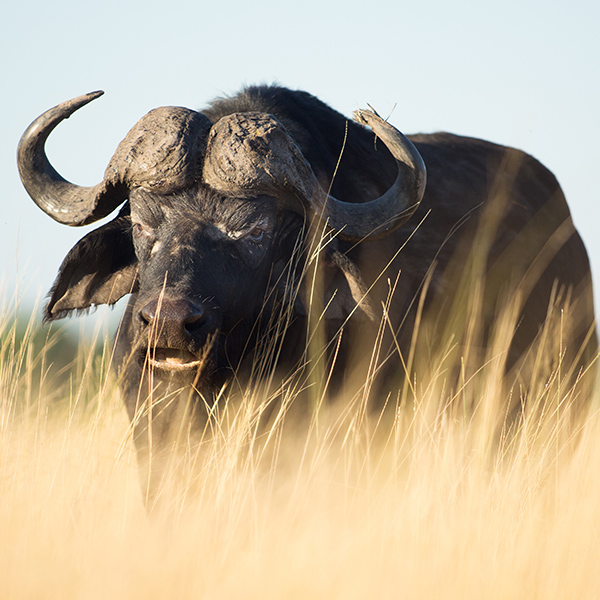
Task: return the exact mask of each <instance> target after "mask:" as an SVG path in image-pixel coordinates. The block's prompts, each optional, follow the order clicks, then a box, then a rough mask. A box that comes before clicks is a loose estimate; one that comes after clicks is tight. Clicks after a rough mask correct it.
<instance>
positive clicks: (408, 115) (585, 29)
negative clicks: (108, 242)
mask: <svg viewBox="0 0 600 600" xmlns="http://www.w3.org/2000/svg"><path fill="white" fill-rule="evenodd" d="M599 31H600V3H599V2H597V0H570V1H568V2H567V1H561V2H558V1H552V0H544V1H539V2H538V1H530V0H509V1H506V2H503V3H498V2H486V1H485V0H462V1H460V0H459V1H453V2H449V1H448V0H424V1H423V0H420V1H419V2H404V1H394V2H376V1H375V2H358V1H355V0H344V2H341V1H340V2H327V1H326V0H322V1H316V0H307V1H304V2H296V3H287V2H281V1H277V2H275V1H273V2H269V1H266V0H257V1H255V2H240V1H238V0H233V1H230V2H224V1H223V0H219V1H216V0H215V1H213V2H210V3H209V2H203V1H189V0H173V1H171V2H158V1H156V0H139V1H135V2H133V1H127V0H110V1H107V2H95V3H93V4H92V3H89V2H86V1H84V0H55V1H50V2H48V1H47V0H44V1H41V0H34V1H29V2H27V1H24V2H20V3H16V2H13V3H12V4H11V5H10V6H5V7H4V8H3V17H2V22H1V24H0V65H1V69H0V73H1V75H2V89H3V93H2V94H1V95H0V114H1V115H2V117H1V121H0V123H1V131H0V169H1V171H0V173H1V175H2V182H3V186H4V191H3V195H4V200H3V203H2V207H3V210H2V216H1V217H0V256H1V257H2V261H1V262H0V272H2V273H3V274H4V285H5V287H6V288H7V289H8V290H12V289H13V288H14V283H15V279H16V278H17V277H18V278H19V280H20V281H21V282H22V283H23V285H24V289H25V294H26V298H34V297H35V296H37V295H39V294H44V293H45V292H46V291H47V290H48V289H49V287H50V286H51V284H52V281H53V279H54V276H55V274H56V271H57V268H58V266H59V264H60V261H61V260H62V258H63V257H64V255H65V254H66V252H67V251H68V250H69V248H70V247H71V246H72V245H73V244H74V243H75V242H76V241H77V240H78V239H79V238H80V237H81V236H82V235H83V234H84V233H85V232H86V231H87V230H88V229H89V228H78V229H75V228H69V227H66V226H64V225H59V224H58V223H55V222H53V221H52V220H51V219H50V218H48V217H46V216H45V215H44V214H43V213H42V212H41V211H40V210H39V209H37V208H36V207H35V206H34V205H33V203H32V202H31V200H30V199H29V197H28V196H27V194H26V193H25V191H24V190H23V189H22V187H21V184H20V181H19V178H18V174H17V171H16V166H15V150H16V146H17V143H18V140H19V137H20V135H21V133H22V132H23V130H24V129H25V128H26V127H27V125H28V124H29V123H30V122H31V121H32V120H33V118H35V117H36V116H37V115H38V114H40V113H41V112H43V111H44V110H46V109H48V108H50V107H52V106H54V105H55V104H58V103H59V102H61V101H63V100H67V99H69V98H71V97H74V96H78V95H80V94H83V93H85V92H88V91H92V90H96V89H104V90H105V92H106V95H105V96H103V97H102V98H101V99H99V100H97V101H95V102H94V103H93V104H91V105H90V106H88V107H85V108H84V109H82V111H80V112H78V113H77V114H76V115H75V116H74V117H72V118H71V119H69V120H68V121H67V122H65V123H63V124H62V125H61V126H60V127H59V128H58V129H57V131H56V132H55V133H54V134H53V135H52V136H51V138H50V141H49V143H48V153H49V156H50V159H51V161H52V162H53V163H54V165H55V166H56V167H57V169H58V171H59V172H61V174H63V176H65V177H67V178H68V179H70V180H72V181H74V182H76V183H78V184H82V185H91V184H95V183H97V182H98V181H100V179H101V177H102V175H103V173H104V169H105V167H106V165H107V163H108V160H109V159H110V157H111V155H112V153H113V151H114V150H115V148H116V146H117V144H118V143H119V141H120V140H121V139H122V138H123V137H124V135H125V134H126V133H127V131H128V130H129V128H130V127H131V126H132V125H133V124H134V123H135V122H136V121H137V120H138V119H139V118H140V117H141V116H142V115H143V114H145V113H146V112H147V111H148V110H150V109H151V108H154V107H156V106H161V105H182V106H187V107H190V108H202V106H204V105H205V104H206V103H207V102H208V101H209V100H210V99H212V98H214V97H215V96H218V95H220V94H223V93H233V92H235V91H236V90H237V89H239V88H240V87H241V86H242V85H244V84H248V83H260V82H279V83H281V84H283V85H286V86H289V87H292V88H298V89H305V90H307V91H309V92H311V93H313V94H315V95H317V96H318V97H320V98H321V99H322V100H324V101H326V102H328V103H329V104H331V106H333V107H334V108H336V109H337V110H340V111H341V112H343V113H344V114H347V115H349V114H350V113H351V111H353V110H354V109H356V108H358V107H364V106H365V105H366V103H369V104H371V105H372V106H374V107H376V108H377V110H378V111H379V112H381V113H382V114H384V115H387V114H388V113H389V112H390V111H391V110H392V109H393V107H394V106H395V105H396V108H395V110H394V112H393V114H392V116H391V118H390V120H391V122H392V123H393V124H394V125H396V126H397V127H398V128H399V129H401V130H402V131H404V132H405V133H415V132H431V131H437V130H447V131H452V132H454V133H461V134H466V135H471V136H476V137H482V138H485V139H489V140H492V141H495V142H499V143H502V144H507V145H513V146H516V147H518V148H521V149H523V150H526V151H527V152H529V153H531V154H533V155H534V156H536V157H537V158H539V159H540V160H541V161H542V162H544V163H545V164H546V165H547V166H548V167H549V168H550V169H551V170H552V171H553V172H554V173H555V174H556V176H557V177H558V179H559V181H560V182H561V184H562V185H563V188H564V190H565V193H566V195H567V199H568V201H569V204H570V206H571V209H572V212H573V215H574V220H575V223H576V225H577V227H578V228H579V230H580V232H581V234H582V236H583V238H584V241H585V242H586V245H587V248H588V251H589V253H590V255H591V259H592V263H593V267H594V274H595V278H596V282H597V288H598V289H600V284H598V282H599V281H600V235H599V234H598V233H597V229H598V227H599V225H600V202H599V196H600V193H599V192H598V184H597V183H596V181H595V176H596V174H597V172H598V164H599V162H600V151H599V150H598V148H599V140H600V119H599V118H598V110H599V107H600V34H599ZM598 293H599V294H600V292H598ZM8 295H9V296H10V293H9V294H8ZM5 296H6V294H5ZM597 304H598V303H597Z"/></svg>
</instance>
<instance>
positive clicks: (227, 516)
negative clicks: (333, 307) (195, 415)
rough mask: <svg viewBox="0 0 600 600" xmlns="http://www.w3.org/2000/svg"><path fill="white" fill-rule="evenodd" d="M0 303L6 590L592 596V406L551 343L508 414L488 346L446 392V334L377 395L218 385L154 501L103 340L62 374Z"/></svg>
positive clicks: (597, 508) (595, 425)
mask: <svg viewBox="0 0 600 600" xmlns="http://www.w3.org/2000/svg"><path fill="white" fill-rule="evenodd" d="M508 320H509V321H510V319H508ZM0 322H1V325H0V335H1V339H2V346H1V348H0V361H1V362H0V540H1V543H0V598H2V599H13V598H14V599H18V598H19V599H20V598H28V599H29V598H61V599H70V598H78V599H86V600H88V599H89V600H93V599H96V598H97V599H106V598H111V599H115V600H116V599H120V598H123V599H125V598H126V599H128V600H131V599H135V598H144V599H148V598H161V599H165V598H177V599H185V598H190V599H192V598H193V599H197V598H216V599H218V598H278V599H280V598H344V599H348V598H374V597H379V598H598V597H600V573H599V570H598V562H599V560H600V468H598V465H600V442H599V440H600V421H599V418H598V415H597V414H596V412H595V408H594V404H593V403H592V404H591V405H590V409H589V414H586V415H584V416H581V417H580V418H581V421H580V423H579V425H575V426H574V425H573V422H572V420H571V419H570V412H571V411H570V408H569V407H570V404H571V403H576V402H577V398H576V390H574V389H570V388H568V387H563V386H561V385H560V377H558V375H557V374H558V372H559V370H560V368H561V366H560V361H559V363H558V364H557V363H551V364H550V366H549V367H548V365H546V364H544V365H541V364H540V365H538V368H539V369H542V368H549V369H550V370H549V371H543V372H542V371H540V372H539V373H538V380H539V382H540V384H539V385H538V386H537V387H536V388H535V390H536V392H535V397H531V396H530V397H529V398H528V399H527V404H526V406H525V408H524V413H523V417H522V420H521V421H519V423H518V426H516V427H513V428H512V429H510V430H509V428H508V426H502V424H503V423H506V406H507V403H508V402H509V399H508V398H507V397H506V396H505V394H506V393H508V392H507V391H506V389H505V387H504V386H503V385H502V381H501V378H502V369H499V368H498V364H497V362H495V361H494V360H488V361H487V362H485V364H484V366H483V367H481V368H480V369H478V370H477V371H476V372H475V373H472V374H469V376H468V377H465V378H463V380H462V384H461V386H460V389H459V390H458V391H454V392H452V393H449V390H448V389H447V387H446V386H445V384H444V380H443V377H442V376H441V375H440V374H441V373H442V372H443V370H444V368H445V367H444V368H443V367H442V365H444V364H445V363H446V362H447V360H448V352H447V349H443V351H440V356H438V363H436V362H435V361H433V362H432V358H431V357H428V361H429V362H428V364H429V370H428V375H427V378H425V379H419V378H418V377H417V376H415V377H414V378H413V379H410V380H408V381H406V382H405V384H404V385H403V387H402V389H401V390H400V391H399V393H398V397H397V398H390V399H389V401H388V406H387V408H386V410H385V412H384V413H381V414H379V413H377V412H374V413H370V412H369V411H367V410H365V400H364V397H363V396H361V395H360V394H359V395H357V396H356V397H353V398H339V399H337V401H335V402H329V403H327V402H315V403H314V406H313V412H312V414H311V415H310V418H308V419H306V420H302V421H300V422H293V421H294V417H293V414H294V413H293V411H292V412H286V407H288V406H292V405H293V401H294V399H295V394H296V392H295V391H293V390H292V391H291V392H289V394H290V396H289V397H288V398H286V399H285V400H284V402H283V403H281V404H280V405H278V408H276V409H275V411H274V412H273V413H272V416H271V419H270V421H269V424H268V425H266V426H264V425H262V426H261V425H260V422H261V419H260V416H261V415H262V414H263V413H264V412H265V411H266V403H268V402H269V401H270V399H269V398H268V397H266V396H265V397H261V396H260V394H259V393H258V392H256V391H255V392H252V390H249V391H248V392H247V394H246V395H245V396H243V397H242V398H238V399H237V400H234V399H233V398H229V397H228V396H227V392H225V393H224V395H223V397H222V398H221V399H220V404H219V407H218V410H215V412H214V415H213V416H212V418H211V420H210V422H209V425H210V427H209V428H207V431H208V432H209V434H207V435H206V436H205V437H204V439H203V441H202V443H201V445H200V447H198V448H191V449H190V450H189V451H188V453H187V454H186V453H183V454H182V455H181V456H179V457H178V460H179V464H178V465H177V469H176V470H174V472H176V474H177V479H176V481H174V480H171V481H170V483H169V484H168V485H169V486H170V487H168V489H165V490H163V491H164V498H165V501H164V502H163V503H162V504H161V505H160V507H159V508H158V509H157V510H156V511H154V512H153V513H152V514H150V515H149V514H148V512H147V511H146V508H145V506H144V503H143V495H142V490H141V487H140V483H139V478H138V471H137V465H136V457H135V450H134V448H133V444H132V441H131V431H130V425H129V423H128V420H127V417H126V415H125V410H124V408H123V407H122V404H121V399H120V398H119V394H118V391H117V386H116V384H115V382H114V381H113V378H112V376H111V372H110V368H109V363H110V343H109V342H107V341H105V342H104V349H103V351H101V352H98V351H97V350H95V349H94V347H93V344H88V346H87V348H82V349H81V350H80V353H79V355H78V357H77V359H76V362H75V364H74V365H73V369H72V376H71V377H69V378H66V379H65V378H60V377H55V376H54V374H53V370H52V368H51V345H52V338H51V337H49V338H48V341H47V343H46V344H44V345H43V346H42V347H41V348H40V347H37V346H36V345H35V344H34V343H33V340H34V337H35V326H34V320H33V318H32V321H31V322H30V323H29V326H28V327H27V328H26V331H25V333H24V336H23V339H22V340H20V339H19V337H18V336H17V335H16V320H15V318H14V316H13V315H12V314H11V312H10V311H9V310H8V309H4V311H3V315H2V316H1V317H0ZM506 337H507V336H502V335H499V336H497V338H498V340H500V341H498V342H497V343H498V344H500V343H501V340H503V339H505V338H506ZM547 337H548V338H550V339H555V338H553V337H552V336H547ZM536 364H537V363H536ZM465 407H468V410H465ZM579 412H581V411H579ZM499 424H500V426H499ZM166 485H167V484H166Z"/></svg>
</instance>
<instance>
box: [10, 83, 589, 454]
mask: <svg viewBox="0 0 600 600" xmlns="http://www.w3.org/2000/svg"><path fill="white" fill-rule="evenodd" d="M101 93H102V92H95V93H91V94H87V95H85V96H81V97H79V98H75V99H74V100H70V101H68V102H64V103H63V104H60V105H58V106H56V107H55V108H52V109H50V110H49V111H47V112H46V113H44V114H43V115H41V116H40V117H38V118H37V119H36V120H35V121H34V122H33V123H32V125H31V126H30V127H29V128H28V129H27V131H26V132H25V134H24V135H23V137H22V139H21V142H20V145H19V150H18V164H19V170H20V174H21V178H22V181H23V184H24V186H25V188H26V189H27V191H28V193H29V194H30V196H31V197H32V198H33V200H34V201H35V203H36V204H37V205H38V206H39V207H40V208H41V209H42V210H43V211H45V212H46V213H47V214H48V215H49V216H51V217H52V218H53V219H54V220H56V221H59V222H60V223H64V224H67V225H72V226H80V225H86V224H89V223H93V222H94V221H97V220H99V219H102V218H103V217H106V216H108V215H109V214H110V213H112V212H113V211H114V210H116V209H117V208H118V207H121V208H120V211H119V213H118V215H117V216H116V218H114V219H113V220H112V221H109V222H107V223H105V224H104V225H102V226H101V227H99V228H98V229H96V230H95V231H92V232H91V233H89V234H87V235H86V236H85V237H84V238H83V239H82V240H81V241H80V242H79V243H77V244H76V245H75V247H74V248H73V249H72V250H71V251H70V252H69V254H68V255H67V257H66V258H65V260H64V262H63V263H62V265H61V267H60V270H59V273H58V277H57V279H56V282H55V284H54V287H53V288H52V290H51V295H50V301H49V303H48V306H47V308H46V312H45V317H46V319H47V320H54V319H59V318H62V317H65V316H67V315H69V314H71V313H72V312H73V311H81V310H84V309H88V308H90V307H92V306H94V305H99V304H113V303H115V302H116V301H117V300H118V299H119V298H121V297H123V296H124V295H127V294H130V295H131V298H130V301H129V304H128V307H127V309H126V311H125V315H124V318H123V321H122V324H121V327H120V332H119V334H118V339H117V345H116V350H115V355H116V356H115V363H116V368H117V372H118V374H119V377H120V380H121V387H122V389H123V392H124V398H125V403H126V405H127V409H128V411H129V415H130V417H131V418H132V419H133V420H134V421H135V424H136V428H137V431H138V433H139V432H143V431H146V429H147V427H148V423H149V422H150V421H151V419H149V417H148V415H149V414H150V415H152V423H153V427H154V428H155V436H154V439H156V438H157V437H160V436H163V437H164V435H166V434H165V431H167V430H168V429H169V427H170V426H171V425H172V424H173V423H174V422H179V421H178V420H177V419H175V416H174V415H175V414H180V413H181V411H182V410H183V409H182V408H181V402H179V401H175V400H174V399H171V400H169V401H168V402H164V403H163V404H164V407H163V405H160V404H157V405H156V406H155V408H154V412H152V410H151V409H150V408H149V407H148V406H147V402H148V401H147V398H148V397H154V398H165V397H169V394H174V392H175V390H181V389H187V390H188V391H189V390H191V392H190V393H187V394H186V395H185V398H186V403H187V404H186V406H187V408H186V410H188V412H189V410H191V411H192V412H196V413H201V412H202V411H203V410H204V409H205V407H208V409H210V406H211V403H212V402H214V396H215V393H217V392H218V391H219V390H220V389H221V388H222V386H223V385H224V384H225V383H226V382H228V381H233V382H234V383H233V385H238V384H239V385H242V386H243V385H246V384H247V382H248V381H250V380H255V379H257V378H259V376H260V375H263V376H266V377H268V376H269V375H270V374H271V375H272V374H273V373H274V372H276V371H277V372H279V373H282V374H284V375H285V374H290V373H299V372H301V370H302V366H306V363H307V361H309V360H310V356H309V353H307V351H306V348H307V346H309V345H310V344H309V339H308V338H309V337H310V335H311V334H310V332H311V323H312V324H313V326H314V325H315V323H319V324H320V326H322V329H323V335H322V338H321V341H322V345H323V347H324V348H325V353H324V354H323V356H324V359H323V360H324V361H325V364H326V365H327V368H331V370H332V377H331V381H332V382H333V383H332V385H334V383H335V385H336V386H338V388H337V389H338V390H340V389H345V386H346V387H347V386H350V383H349V381H350V380H351V379H352V378H351V377H350V376H351V375H356V374H358V376H357V379H358V380H359V384H360V380H361V378H362V384H363V386H364V385H365V374H367V376H369V377H371V379H370V381H371V382H376V384H377V385H376V386H375V387H373V388H372V389H371V394H372V396H373V398H374V401H377V399H378V398H382V397H384V396H385V395H386V394H387V393H388V392H389V390H392V389H393V388H394V386H396V389H398V385H399V383H398V382H399V381H400V380H401V379H402V378H403V377H404V376H405V372H406V371H407V370H410V368H411V367H410V365H409V364H408V363H407V356H408V355H409V354H410V352H411V349H414V342H415V339H416V338H415V336H414V331H415V327H416V326H418V327H419V328H420V336H419V338H418V340H417V344H416V346H417V348H418V349H419V351H421V352H422V353H423V352H424V353H425V354H426V351H428V349H431V348H435V346H436V344H443V343H446V342H447V340H449V339H450V340H451V339H454V341H455V342H456V343H455V344H454V346H452V344H451V346H452V347H454V348H458V352H459V353H460V352H461V348H462V347H465V346H461V344H463V343H464V344H467V343H470V344H471V347H475V346H477V345H478V344H479V346H480V347H483V348H485V346H486V344H487V343H488V342H489V341H490V340H491V339H492V337H493V336H494V323H496V322H497V320H498V319H499V317H500V314H501V312H502V307H503V306H505V305H507V304H510V302H511V301H512V302H513V306H515V307H516V309H515V314H514V315H513V321H512V322H513V323H514V325H515V326H514V331H513V332H512V334H511V339H510V343H509V351H508V352H507V353H506V355H505V356H504V357H503V358H502V360H503V368H504V370H505V371H506V372H507V373H508V372H511V373H513V378H512V379H511V381H513V382H519V383H520V384H521V385H522V386H524V387H521V388H520V389H521V390H526V386H527V384H528V380H527V377H528V375H527V369H526V366H525V362H524V360H523V357H524V356H526V355H527V352H528V349H530V347H531V346H532V344H533V343H534V342H535V341H536V339H537V338H538V337H539V332H540V328H541V327H542V324H543V323H544V321H545V320H546V317H547V315H548V314H550V313H551V312H552V311H553V309H554V308H555V307H558V308H564V307H565V306H567V305H568V306H570V307H571V308H572V309H573V310H572V311H571V313H572V315H573V317H572V318H571V321H570V325H569V328H568V332H566V329H565V333H564V340H563V342H564V343H563V344H562V345H561V347H564V348H565V349H567V350H565V352H564V353H563V355H562V358H563V360H565V361H567V360H569V361H571V363H572V364H573V365H572V367H571V371H570V372H571V373H572V374H574V375H573V381H574V380H575V379H576V378H577V374H578V373H580V372H581V370H582V369H585V368H586V367H587V366H588V365H589V361H590V360H591V357H592V356H593V355H594V354H595V352H596V347H597V345H596V333H595V325H594V313H593V300H592V289H591V275H590V268H589V263H588V258H587V255H586V251H585V248H584V246H583V243H582V241H581V239H580V237H579V235H578V234H577V232H576V230H575V228H574V226H573V224H572V221H571V217H570V213H569V209H568V207H567V204H566V201H565V199H564V196H563V194H562V191H561V189H560V187H559V185H558V183H557V181H556V179H555V178H554V176H553V175H552V173H550V172H549V171H548V170H547V169H546V168H545V167H543V166H542V165H541V164H540V163H539V162H537V161H536V160H535V159H534V158H532V157H531V156H528V155H527V154H524V153H523V152H521V151H518V150H515V149H511V148H506V147H502V146H499V145H496V144H492V143H490V142H486V141H482V140H478V139H471V138H466V137H459V136H456V135H451V134H449V133H437V134H433V135H415V136H411V137H410V138H407V137H405V136H404V135H403V134H401V133H400V132H399V131H398V130H396V129H395V128H394V127H393V126H391V125H390V124H389V123H387V122H386V121H385V120H383V119H381V118H380V117H379V116H378V115H377V114H375V113H374V112H373V111H367V110H360V111H357V112H356V113H355V115H354V118H355V121H357V122H353V121H349V120H347V119H346V118H345V117H344V116H342V115H341V114H339V113H337V112H335V111H334V110H332V109H331V108H329V107H328V106H326V105H325V104H324V103H322V102H321V101H319V100H318V99H316V98H315V97H313V96H311V95H309V94H307V93H305V92H300V91H291V90H288V89H285V88H283V87H276V86H258V87H248V88H246V89H244V90H243V91H241V92H240V93H239V94H238V95H236V96H233V97H228V98H221V99H218V100H216V101H215V102H213V103H212V104H211V105H210V106H209V107H208V108H207V109H206V110H204V111H203V112H202V113H200V112H195V111H193V110H189V109H186V108H180V107H162V108H158V109H155V110H152V111H151V112H150V113H148V114H147V115H146V116H144V117H143V118H142V119H141V120H140V121H139V122H138V123H137V124H136V125H135V126H134V127H133V129H132V130H131V131H130V132H129V133H128V135H127V136H126V138H125V139H124V140H123V141H122V142H121V143H120V145H119V146H118V148H117V150H116V152H115V154H114V156H113V158H112V159H111V161H110V163H109V165H108V168H107V169H106V173H105V176H104V180H103V181H102V182H101V183H99V184H98V185H96V186H94V187H80V186H77V185H74V184H71V183H69V182H67V181H65V180H64V179H63V178H62V177H61V176H60V175H59V174H58V173H57V172H56V171H55V170H54V169H53V167H52V166H51V165H50V163H49V161H48V159H47V158H46V154H45V151H44V144H45V141H46V139H47V137H48V135H49V134H50V133H51V131H52V130H53V129H54V128H55V127H56V126H57V125H58V124H59V123H60V122H61V121H62V120H63V119H65V118H67V117H69V116H70V115H71V114H72V113H73V112H75V111H76V110H78V109H79V108H81V107H82V106H84V105H85V104H87V103H88V102H90V101H91V100H94V99H95V98H97V97H98V96H99V95H100V94H101ZM365 126H367V127H365ZM469 278H470V279H469ZM466 279H469V280H470V282H471V284H473V283H474V284H475V287H474V288H473V287H470V288H465V286H464V284H465V281H466ZM478 284H481V285H480V289H479V292H477V289H478V288H477V285H478ZM465 289H468V290H470V291H468V292H466V293H467V295H469V296H471V297H470V299H471V300H472V299H473V298H478V301H477V302H475V304H476V305H477V306H478V311H479V314H480V315H481V320H482V326H481V329H480V331H479V333H478V337H477V339H476V340H475V341H474V339H475V338H473V335H471V334H469V335H466V337H465V335H463V334H460V335H458V334H456V332H455V331H454V329H453V327H454V325H455V321H457V319H458V318H457V316H456V315H457V314H459V316H460V313H461V310H462V311H463V312H462V316H461V317H460V318H462V321H463V324H464V323H466V329H467V330H469V324H470V323H471V319H472V318H473V314H471V313H470V312H469V311H470V310H471V309H465V308H464V307H465V306H469V302H466V303H463V304H462V305H461V304H460V303H459V302H458V300H459V299H460V298H463V299H464V295H465ZM473 290H475V291H473ZM515 299H518V301H517V300H515ZM467 300H469V298H467ZM458 320H460V319H458ZM471 333H472V332H471ZM457 335H458V337H457ZM561 335H563V334H562V333H561ZM452 336H454V338H453V337H452ZM461 336H462V337H461ZM469 336H470V337H469ZM357 340H358V343H357ZM490 343H491V342H490ZM265 348H267V349H265ZM269 348H270V350H269ZM373 348H376V351H375V352H374V351H373ZM424 348H425V350H424ZM483 356H484V354H481V356H480V357H479V358H480V359H481V358H482V357H483ZM373 357H375V358H373ZM365 358H366V360H365ZM261 361H262V362H261ZM363 363H367V367H364V368H362V370H361V368H359V366H358V365H362V364H363ZM413 364H414V362H413ZM565 364H566V363H565ZM261 365H262V366H261ZM265 365H266V366H265ZM410 376H412V375H410ZM520 393H521V395H522V394H523V392H522V391H521V392H520ZM176 396H177V395H176V394H174V395H173V398H175V397H176ZM516 396H519V393H517V394H516ZM177 397H178V396H177ZM190 407H191V409H190ZM198 407H202V410H198ZM177 411H179V412H177ZM147 439H148V438H147V436H145V435H138V436H137V442H138V446H139V452H140V454H143V453H145V452H146V451H147V448H146V443H147Z"/></svg>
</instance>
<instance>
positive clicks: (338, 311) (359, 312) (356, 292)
mask: <svg viewBox="0 0 600 600" xmlns="http://www.w3.org/2000/svg"><path fill="white" fill-rule="evenodd" d="M325 264H326V267H325V268H326V271H325V306H327V309H326V310H325V318H326V319H342V320H345V319H347V318H348V317H350V316H353V317H354V318H357V317H358V318H361V317H362V318H367V319H369V320H370V321H376V320H377V317H376V315H375V310H374V308H373V305H372V303H371V302H370V300H369V298H368V296H367V286H366V284H365V282H364V281H363V278H362V277H361V275H360V272H359V271H358V267H357V266H356V265H355V264H354V263H353V262H352V261H351V260H350V259H349V258H348V257H347V256H346V255H345V254H342V253H341V252H339V251H338V250H332V251H329V252H327V255H326V261H325Z"/></svg>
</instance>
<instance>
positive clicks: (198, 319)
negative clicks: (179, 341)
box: [183, 310, 208, 333]
mask: <svg viewBox="0 0 600 600" xmlns="http://www.w3.org/2000/svg"><path fill="white" fill-rule="evenodd" d="M207 322H208V317H207V315H206V313H205V312H204V311H201V310H197V311H196V312H194V313H193V314H191V315H188V316H187V317H186V318H185V320H184V322H183V326H184V328H185V330H186V331H187V332H188V333H195V332H198V331H199V330H200V329H202V328H203V327H204V326H205V325H206V323H207Z"/></svg>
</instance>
